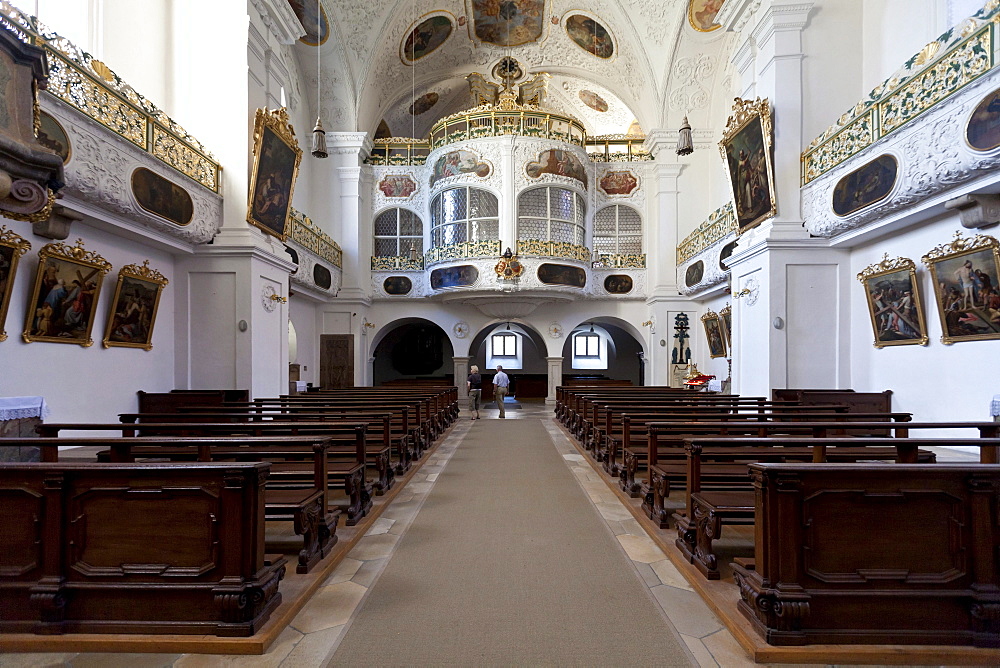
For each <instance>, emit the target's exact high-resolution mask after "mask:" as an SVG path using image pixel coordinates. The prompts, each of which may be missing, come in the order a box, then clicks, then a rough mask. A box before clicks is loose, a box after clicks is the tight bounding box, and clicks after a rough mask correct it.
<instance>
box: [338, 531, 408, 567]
mask: <svg viewBox="0 0 1000 668" xmlns="http://www.w3.org/2000/svg"><path fill="white" fill-rule="evenodd" d="M398 540H399V536H396V535H393V534H390V533H386V534H381V535H377V536H365V537H364V538H362V539H361V540H359V541H358V544H357V545H355V546H354V549H352V550H351V551H350V553H348V555H347V556H349V557H350V558H351V559H359V560H361V561H368V560H369V559H383V558H385V557H388V556H389V555H390V554H392V550H393V548H395V547H396V541H398Z"/></svg>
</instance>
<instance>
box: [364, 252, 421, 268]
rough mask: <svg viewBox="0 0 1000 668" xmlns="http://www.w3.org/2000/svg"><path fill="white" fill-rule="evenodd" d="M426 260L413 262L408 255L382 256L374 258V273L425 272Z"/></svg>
mask: <svg viewBox="0 0 1000 668" xmlns="http://www.w3.org/2000/svg"><path fill="white" fill-rule="evenodd" d="M423 269H424V258H422V257H418V258H417V259H415V260H411V259H410V258H409V256H407V255H382V256H379V257H373V258H372V271H423Z"/></svg>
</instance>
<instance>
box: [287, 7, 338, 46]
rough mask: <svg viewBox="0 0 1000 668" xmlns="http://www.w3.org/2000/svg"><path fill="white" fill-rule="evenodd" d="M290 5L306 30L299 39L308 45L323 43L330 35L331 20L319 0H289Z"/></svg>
mask: <svg viewBox="0 0 1000 668" xmlns="http://www.w3.org/2000/svg"><path fill="white" fill-rule="evenodd" d="M288 5H289V7H291V8H292V11H293V12H295V16H296V18H298V20H299V23H301V24H302V27H303V28H305V31H306V34H305V35H303V36H302V37H300V38H299V41H300V42H302V43H303V44H306V45H308V46H319V45H320V44H323V43H324V42H325V41H326V40H327V38H328V37H329V36H330V22H329V21H328V20H327V18H326V10H325V9H323V5H322V4H321V3H320V2H319V0H288Z"/></svg>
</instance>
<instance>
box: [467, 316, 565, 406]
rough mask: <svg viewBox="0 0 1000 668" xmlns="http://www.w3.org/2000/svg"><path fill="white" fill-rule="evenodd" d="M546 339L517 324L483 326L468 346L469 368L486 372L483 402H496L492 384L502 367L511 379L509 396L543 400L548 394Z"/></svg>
mask: <svg viewBox="0 0 1000 668" xmlns="http://www.w3.org/2000/svg"><path fill="white" fill-rule="evenodd" d="M545 354H546V352H545V340H544V339H543V338H542V336H541V334H539V333H538V332H537V331H535V329H534V328H532V327H531V326H529V325H525V324H521V323H518V322H514V321H509V322H507V321H502V322H496V323H493V324H492V325H489V326H487V327H484V328H483V329H482V330H480V331H479V333H477V334H476V335H475V336H474V337H473V338H472V342H471V343H470V345H469V365H470V366H471V365H473V364H475V365H477V366H478V367H479V369H480V371H482V373H483V401H484V402H486V401H492V400H493V384H492V382H489V381H490V379H492V378H493V374H494V372H495V370H496V368H497V365H500V366H502V367H503V368H504V371H505V372H506V373H507V375H508V376H509V377H510V397H512V398H516V399H518V400H521V399H544V398H545V397H546V396H547V393H548V368H547V367H546V360H545Z"/></svg>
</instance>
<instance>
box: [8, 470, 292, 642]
mask: <svg viewBox="0 0 1000 668" xmlns="http://www.w3.org/2000/svg"><path fill="white" fill-rule="evenodd" d="M268 469H269V465H268V464H263V463H225V464H116V465H113V466H111V465H107V464H87V463H81V464H69V463H54V464H53V463H5V464H0V498H3V500H4V503H3V507H4V511H5V513H6V518H5V520H4V549H3V550H0V569H2V572H3V573H4V576H3V586H0V632H4V633H39V634H60V633H146V634H163V633H166V634H195V635H208V634H210V635H218V636H249V635H253V634H254V633H255V632H256V631H257V630H258V629H260V627H261V626H262V625H263V624H264V622H266V621H267V619H268V617H269V616H270V614H271V612H272V611H273V610H274V609H275V608H276V607H277V606H278V605H279V604H280V603H281V594H280V593H279V592H278V582H279V581H280V580H281V579H282V577H283V576H284V573H285V560H284V559H283V558H277V559H275V560H269V559H267V558H265V555H264V484H265V481H266V479H267V476H268Z"/></svg>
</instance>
